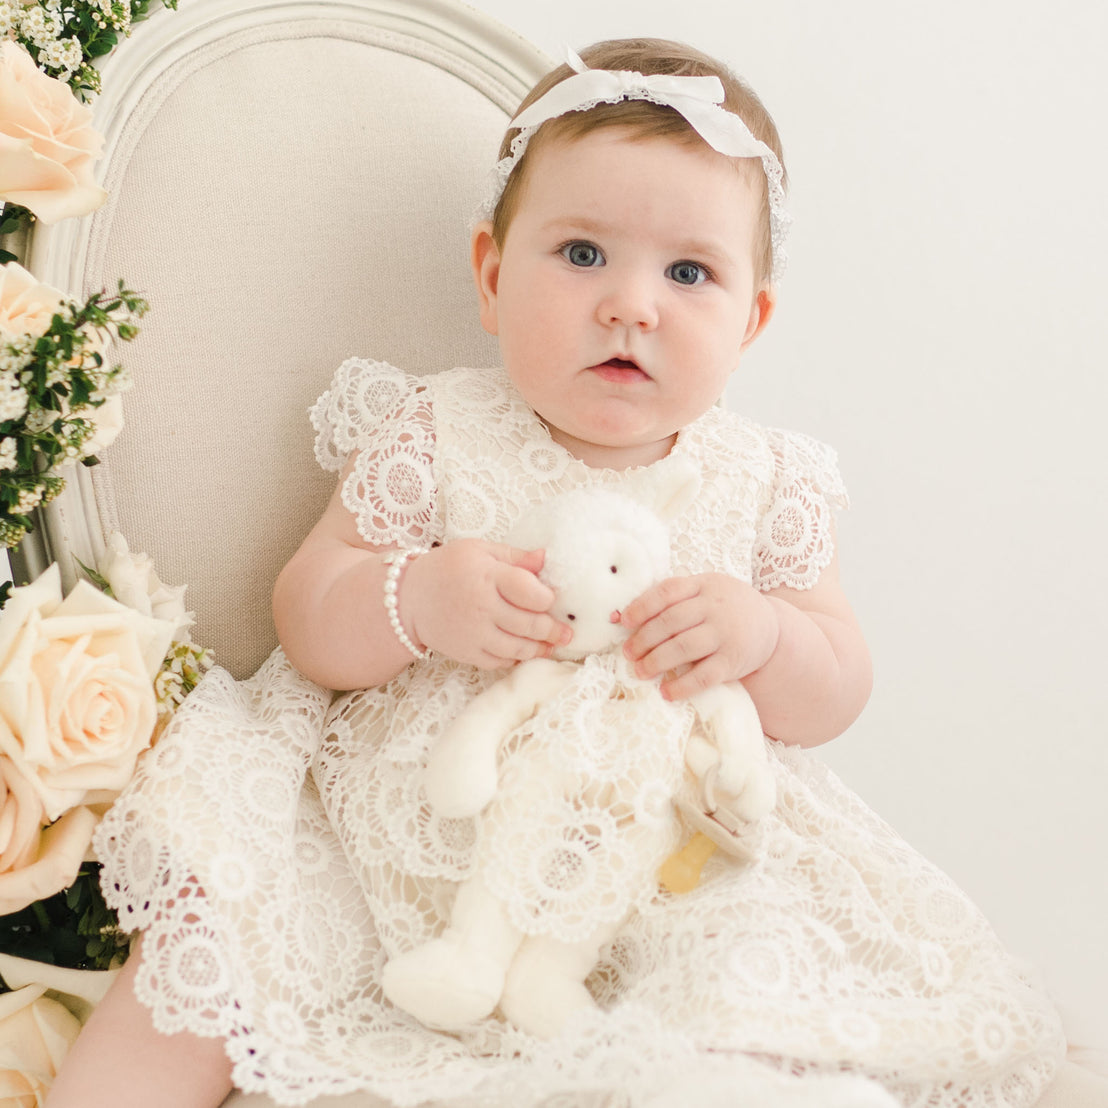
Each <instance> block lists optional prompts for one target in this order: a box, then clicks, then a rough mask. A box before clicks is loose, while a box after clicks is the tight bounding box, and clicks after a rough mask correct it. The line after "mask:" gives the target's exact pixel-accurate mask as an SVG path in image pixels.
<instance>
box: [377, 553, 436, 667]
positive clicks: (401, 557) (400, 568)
mask: <svg viewBox="0 0 1108 1108" xmlns="http://www.w3.org/2000/svg"><path fill="white" fill-rule="evenodd" d="M426 553H427V548H426V547H425V546H416V547H411V548H410V549H407V550H395V551H393V553H391V554H389V555H388V556H387V557H386V558H385V565H387V566H388V567H389V568H388V572H387V573H386V574H385V596H384V601H385V612H386V614H387V615H388V617H389V626H390V627H391V628H392V630H393V634H394V635H396V637H397V638H398V639H399V640H400V641H401V643H403V645H404V646H405V647H407V648H408V650H409V651H410V652H411V653H412V655H414V656H415V657H416V658H426V657H427V654H428V651H426V650H420V649H419V647H418V646H416V644H415V643H414V642H412V640H411V639H410V638H409V637H408V632H407V631H405V630H404V625H403V624H402V623H401V622H400V604H399V599H400V575H401V574H402V573H403V572H404V567H405V566H406V565H407V564H408V562H410V561H412V560H413V559H415V558H418V557H419V556H420V555H421V554H426Z"/></svg>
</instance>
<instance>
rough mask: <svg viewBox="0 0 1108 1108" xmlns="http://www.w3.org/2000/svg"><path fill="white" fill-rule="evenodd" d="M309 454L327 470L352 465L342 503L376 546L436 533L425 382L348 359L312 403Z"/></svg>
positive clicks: (383, 365)
mask: <svg viewBox="0 0 1108 1108" xmlns="http://www.w3.org/2000/svg"><path fill="white" fill-rule="evenodd" d="M310 417H311V421H312V426H313V427H314V428H315V431H316V438H315V456H316V460H317V461H318V462H319V464H320V465H321V466H322V467H323V468H324V469H326V470H329V471H331V472H339V471H341V470H342V469H343V468H345V467H346V466H347V463H348V462H350V459H351V457H352V456H353V459H354V460H353V462H352V463H351V464H350V471H349V473H348V474H347V476H346V478H345V480H344V481H343V485H342V502H343V504H344V505H345V506H346V508H347V510H348V511H349V512H350V513H351V514H352V515H353V516H354V519H355V522H356V523H357V526H358V533H359V534H360V535H361V536H362V538H364V539H365V540H366V542H369V543H373V544H374V545H377V546H393V545H411V544H412V543H424V542H427V541H430V540H432V539H434V538H436V537H438V536H437V535H435V534H433V533H432V532H433V531H434V530H435V526H436V520H437V518H438V512H437V496H436V490H435V480H434V445H435V437H434V421H433V414H432V408H431V400H430V396H429V394H428V391H427V388H426V385H425V384H423V383H421V382H420V380H419V378H418V377H413V376H411V375H410V374H407V373H404V372H403V371H402V370H399V369H397V368H396V367H395V366H391V365H389V364H388V363H387V362H374V361H366V360H365V359H363V358H350V359H348V360H347V361H345V362H343V364H342V365H341V366H339V368H338V370H337V371H336V373H335V376H334V378H333V379H332V381H331V387H330V388H329V389H328V390H327V391H326V392H325V393H324V394H323V395H322V396H321V397H320V398H319V399H318V400H317V401H316V402H315V404H314V405H313V407H312V409H311V412H310Z"/></svg>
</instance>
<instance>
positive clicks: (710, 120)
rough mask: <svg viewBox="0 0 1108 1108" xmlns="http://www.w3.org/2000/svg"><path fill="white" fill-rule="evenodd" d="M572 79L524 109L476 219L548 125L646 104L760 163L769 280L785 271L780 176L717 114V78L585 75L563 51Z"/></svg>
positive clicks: (763, 149)
mask: <svg viewBox="0 0 1108 1108" xmlns="http://www.w3.org/2000/svg"><path fill="white" fill-rule="evenodd" d="M566 54H567V58H568V61H569V65H570V68H572V69H573V70H574V74H573V76H572V77H567V78H566V79H565V80H564V81H560V82H559V83H558V84H556V85H555V86H554V87H553V88H552V89H549V90H548V91H547V92H545V93H544V94H543V95H542V96H540V97H539V98H538V100H536V101H535V102H534V103H533V104H529V105H528V106H527V107H526V108H524V109H523V111H521V112H520V113H519V114H518V115H517V116H516V117H515V118H514V119H513V120H512V122H511V124H510V126H512V127H519V128H520V132H519V134H518V135H516V136H515V138H513V139H512V144H511V149H510V152H509V154H508V156H507V157H506V158H501V160H500V161H499V162H497V164H496V167H495V169H494V170H493V178H492V182H491V185H490V188H489V191H488V195H487V197H486V199H485V201H484V203H483V204H482V205H481V208H480V210H479V211H478V213H477V218H478V219H492V216H493V213H494V212H495V211H496V205H497V203H498V202H499V201H500V197H501V195H502V194H503V192H504V187H505V186H506V185H507V183H508V178H509V177H510V176H511V173H512V170H513V169H515V167H516V165H517V164H518V163H519V160H520V159H521V158H522V157H523V152H524V151H525V150H526V149H527V143H528V142H529V141H530V139H531V136H532V135H533V134H534V133H535V132H536V131H537V130H538V129H539V127H541V126H542V125H543V124H544V123H545V122H547V120H550V119H556V118H557V117H558V116H560V115H565V114H566V113H567V112H585V111H588V110H589V109H590V108H595V107H596V106H597V105H598V104H618V103H619V102H620V101H622V100H649V101H650V102H651V103H652V104H660V105H663V106H664V107H669V108H673V109H674V111H676V112H678V113H679V114H680V115H682V116H683V117H684V119H685V121H686V122H687V123H688V124H689V126H690V127H692V128H693V130H694V131H696V133H697V134H698V135H700V137H701V138H702V139H703V140H704V141H705V142H706V143H707V144H708V145H709V146H710V147H711V148H712V149H713V150H717V151H718V152H719V153H721V154H725V155H727V156H728V157H731V158H760V159H761V162H762V169H763V171H764V172H765V175H766V192H767V196H768V199H769V229H770V248H771V252H772V254H773V279H774V280H775V281H776V280H778V279H780V277H781V276H782V274H783V273H784V271H785V259H786V255H785V239H786V237H787V236H788V229H789V224H790V223H791V222H792V219H791V217H790V215H789V213H788V211H787V210H786V208H785V189H784V186H783V185H782V183H781V181H782V177H783V170H782V168H781V163H780V161H778V159H777V155H776V154H775V153H774V152H773V151H772V150H771V149H770V148H769V147H768V146H767V145H766V144H765V143H764V142H762V141H761V140H760V139H756V138H755V137H754V135H753V134H751V132H750V128H749V127H747V125H746V124H745V123H744V122H743V120H742V119H741V118H740V117H739V116H737V115H736V114H735V113H734V112H729V111H727V110H726V109H725V108H721V107H720V104H722V103H723V98H724V92H723V84H722V82H721V81H720V79H719V78H718V77H675V76H669V75H667V74H661V73H659V74H642V73H636V72H634V71H633V70H612V69H589V68H588V66H586V65H585V63H584V62H583V61H582V60H581V59H580V57H578V56H577V54H575V53H574V52H573V51H572V50H567V51H566Z"/></svg>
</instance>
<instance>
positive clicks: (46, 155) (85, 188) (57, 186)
mask: <svg viewBox="0 0 1108 1108" xmlns="http://www.w3.org/2000/svg"><path fill="white" fill-rule="evenodd" d="M0 104H2V105H3V111H2V112H0V199H4V200H10V201H11V202H12V203H13V204H22V205H23V206H24V207H25V208H30V209H31V211H32V212H34V213H35V215H36V216H38V218H39V219H41V220H42V222H43V223H55V222H57V221H58V220H59V219H65V218H66V217H67V216H76V215H85V214H86V213H88V212H91V211H92V210H93V209H95V208H98V207H100V205H101V204H103V203H104V201H105V199H107V195H108V194H107V193H106V192H105V191H104V190H103V189H102V188H100V186H99V185H97V183H96V180H95V178H94V176H93V172H92V163H93V160H94V159H95V158H96V157H97V156H98V155H99V154H100V150H101V147H102V146H103V145H104V139H103V137H102V136H101V135H100V134H99V133H97V132H96V131H95V130H93V128H92V126H91V122H90V121H91V119H92V112H90V111H89V109H88V108H86V107H85V106H84V105H83V104H81V103H80V102H79V101H78V100H77V98H76V97H75V96H74V95H73V93H72V91H71V90H70V88H69V86H68V85H66V84H64V83H63V82H62V81H59V80H57V78H55V77H50V76H47V74H45V73H43V72H42V71H41V70H40V69H39V68H38V67H37V66H36V65H35V63H34V61H33V60H32V58H31V55H30V54H28V53H27V51H26V50H24V49H23V47H21V46H19V45H18V44H17V43H15V42H11V41H7V42H4V43H3V44H2V45H0Z"/></svg>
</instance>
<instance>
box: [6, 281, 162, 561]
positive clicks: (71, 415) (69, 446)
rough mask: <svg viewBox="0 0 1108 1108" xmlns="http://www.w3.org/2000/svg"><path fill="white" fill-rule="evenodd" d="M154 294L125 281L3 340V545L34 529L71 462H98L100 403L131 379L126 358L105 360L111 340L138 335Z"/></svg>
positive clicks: (124, 386) (61, 483) (121, 389)
mask: <svg viewBox="0 0 1108 1108" xmlns="http://www.w3.org/2000/svg"><path fill="white" fill-rule="evenodd" d="M146 309H147V304H146V301H145V300H143V299H142V297H140V296H138V295H137V294H136V293H134V292H132V291H131V290H129V289H127V288H126V287H125V286H124V284H123V282H122V281H120V282H119V290H118V292H117V293H115V294H112V295H109V294H108V293H107V292H105V291H101V292H98V293H95V294H94V295H93V296H90V297H89V298H88V300H87V301H86V302H85V303H84V304H83V305H79V304H76V303H69V304H65V305H63V306H62V307H61V308H60V309H59V310H58V312H56V313H55V315H54V317H53V318H52V320H51V322H50V326H49V328H47V330H46V332H45V333H44V334H42V335H40V336H38V337H35V336H31V335H21V336H18V337H16V338H15V339H11V340H9V341H7V342H5V343H2V344H0V546H14V545H15V544H16V543H18V542H19V541H20V540H21V539H22V538H23V537H24V535H26V534H27V532H28V531H29V530H31V528H32V512H33V511H34V509H35V508H37V507H38V506H39V505H40V504H46V503H49V501H50V500H52V499H53V498H54V497H55V496H57V494H58V493H59V492H60V491H61V490H62V488H63V487H64V486H65V480H64V478H63V477H61V476H60V475H59V473H58V472H57V470H58V468H59V467H60V466H62V465H63V464H65V463H67V462H74V461H79V462H81V463H82V464H83V465H95V464H96V457H95V455H94V454H93V448H94V439H93V436H94V434H95V432H96V409H97V408H99V407H101V406H102V405H103V404H104V403H105V401H106V400H108V398H109V397H111V396H114V395H116V394H117V393H119V392H122V391H123V390H124V389H125V388H127V387H128V386H129V384H130V381H129V379H128V378H127V376H126V375H125V373H124V371H123V367H122V366H121V365H115V366H112V367H110V368H108V367H105V365H104V357H103V354H101V352H100V346H101V345H102V343H103V340H104V339H105V338H106V337H108V336H114V337H116V338H118V339H120V340H121V341H123V342H129V341H131V340H132V339H133V338H134V337H135V336H136V335H137V334H138V327H137V326H135V322H134V321H135V320H136V319H138V318H140V317H141V316H142V315H143V314H144V313H145V312H146Z"/></svg>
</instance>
